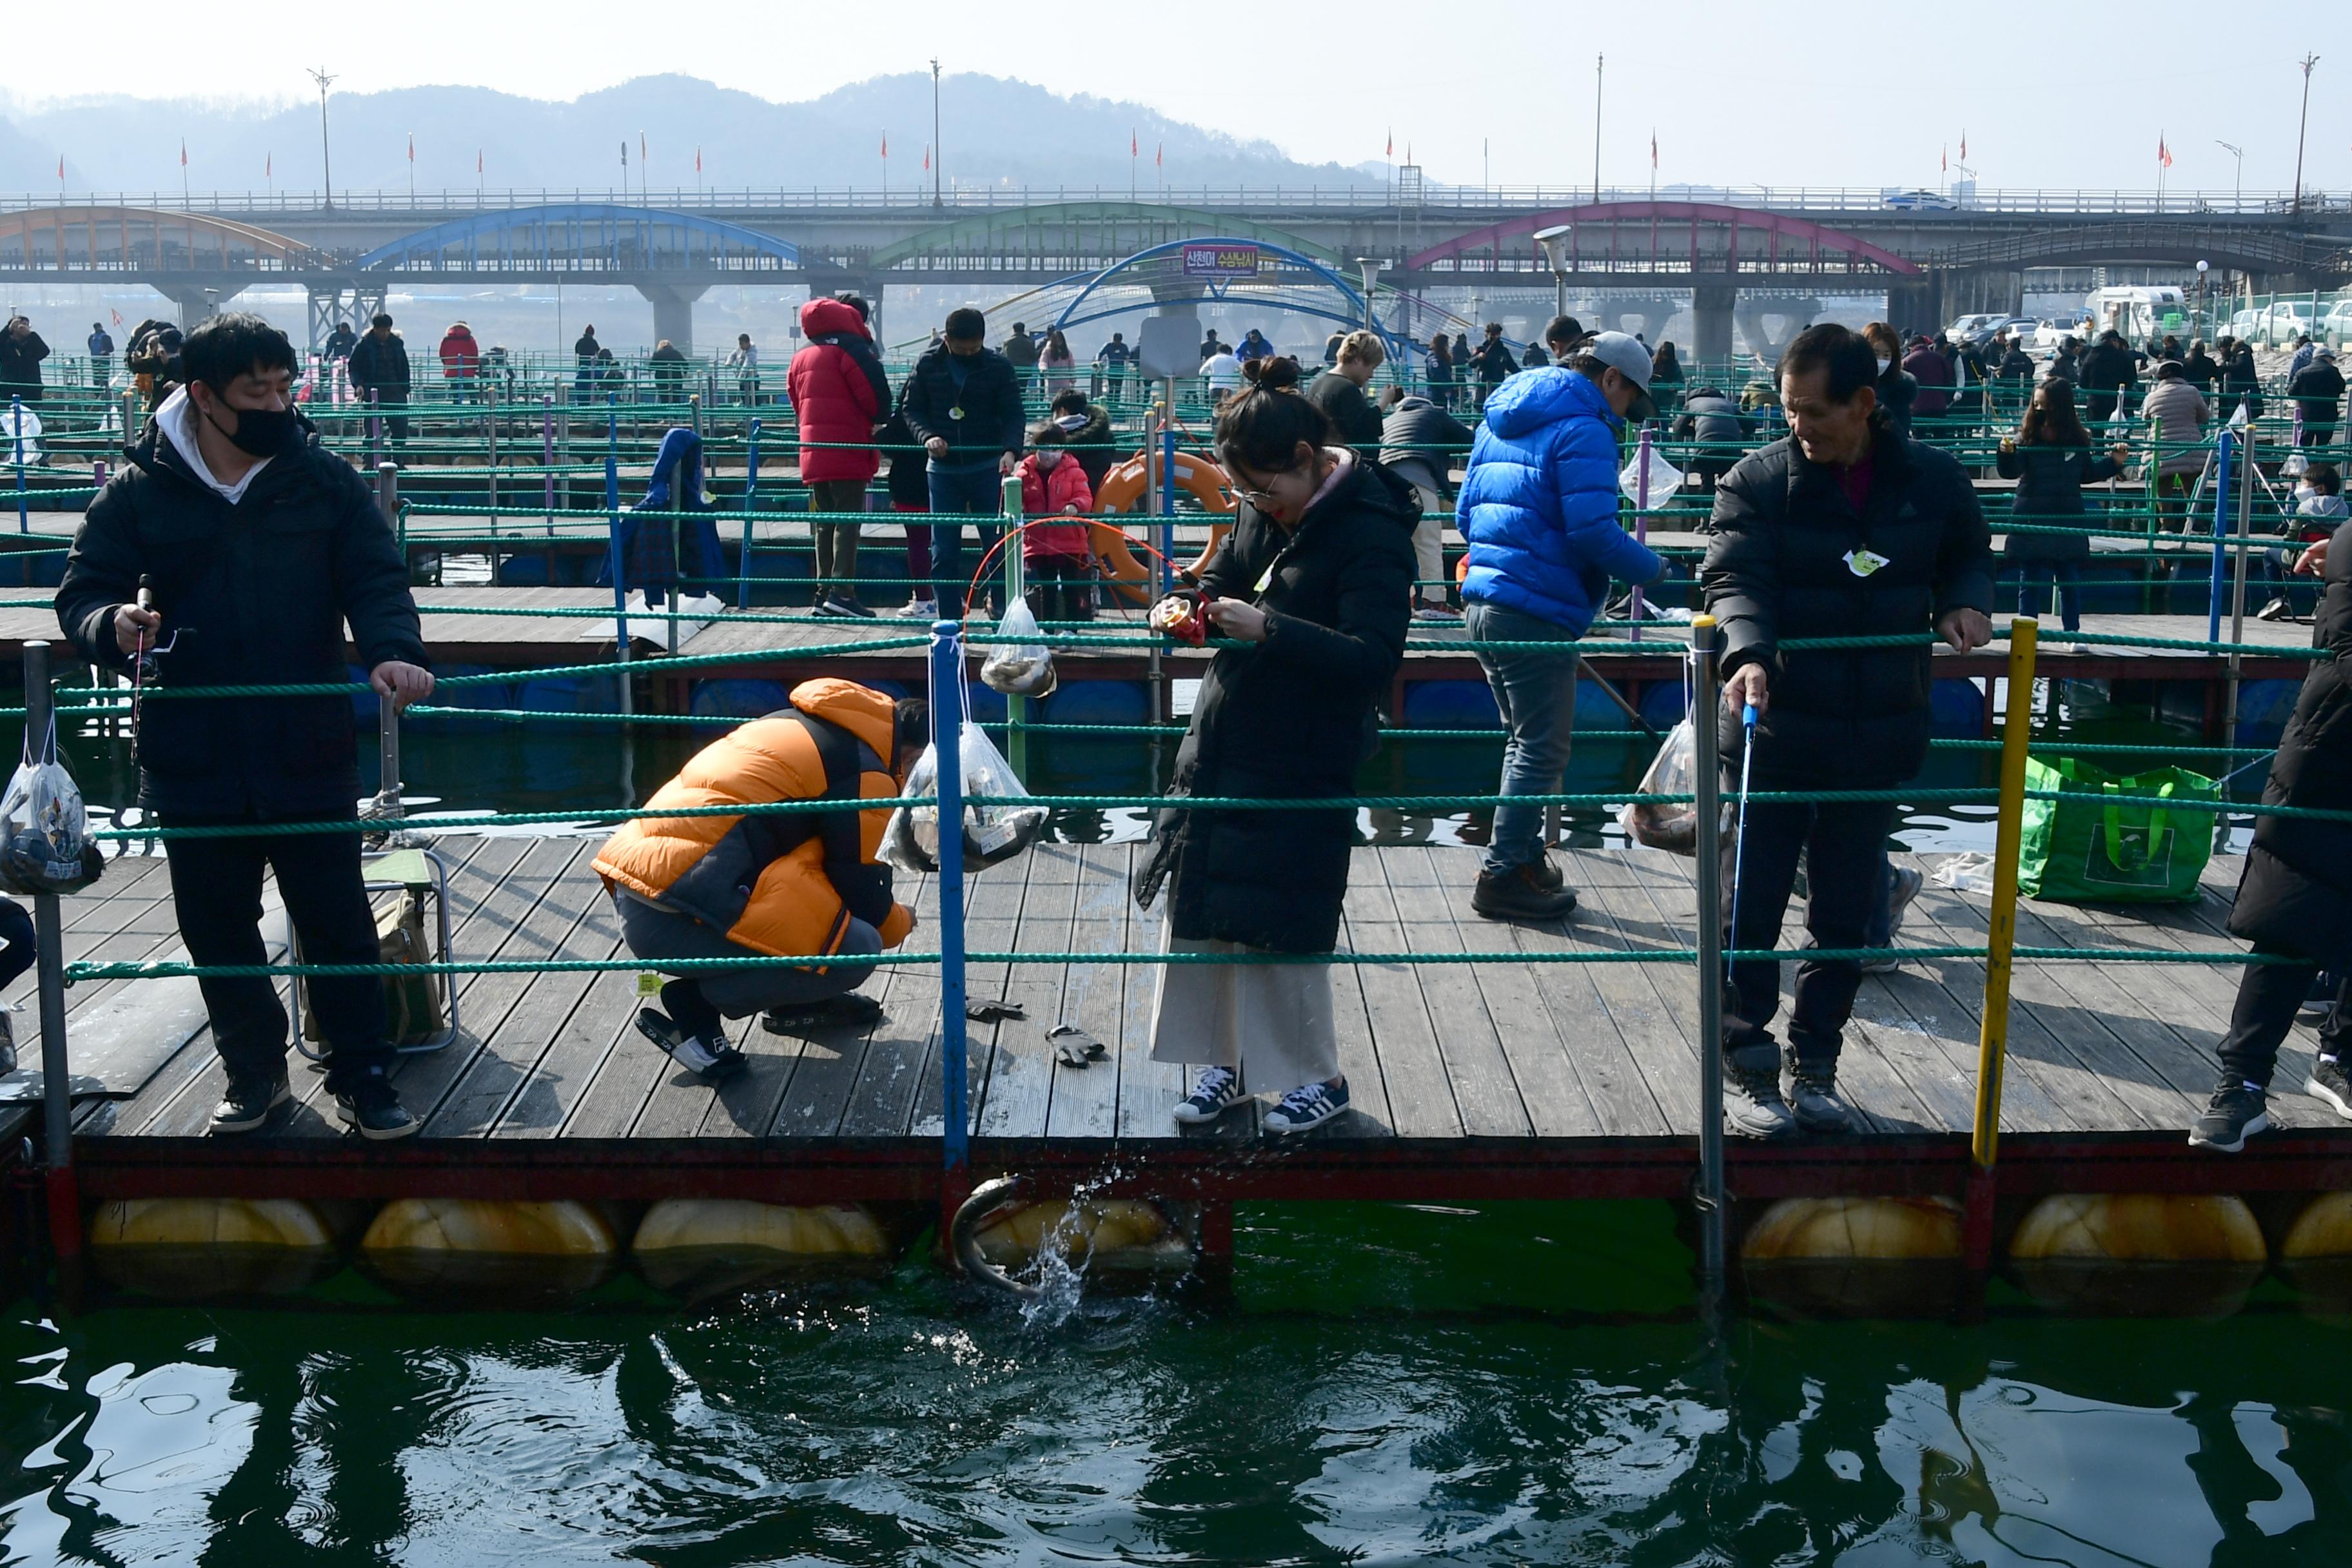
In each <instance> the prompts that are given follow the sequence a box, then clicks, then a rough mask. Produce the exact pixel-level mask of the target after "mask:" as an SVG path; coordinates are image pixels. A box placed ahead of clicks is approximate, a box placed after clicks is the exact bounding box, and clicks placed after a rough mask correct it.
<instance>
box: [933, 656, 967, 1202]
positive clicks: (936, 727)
mask: <svg viewBox="0 0 2352 1568" xmlns="http://www.w3.org/2000/svg"><path fill="white" fill-rule="evenodd" d="M962 734H963V627H962V626H961V624H960V623H958V622H955V621H933V622H932V623H931V745H932V752H933V755H934V756H936V757H937V758H938V759H939V787H938V788H937V790H936V791H934V792H933V793H935V794H936V795H938V796H939V798H940V808H939V810H940V1116H941V1118H942V1121H941V1129H940V1143H941V1152H942V1153H943V1154H944V1155H945V1157H946V1161H947V1165H946V1169H947V1170H948V1172H949V1173H950V1175H952V1174H953V1173H957V1172H960V1171H962V1170H965V1169H967V1168H968V1167H969V1166H970V1165H971V1111H970V1110H969V1109H968V1108H967V1107H966V1105H965V1079H966V1078H967V1077H968V1076H969V1074H970V1071H971V1068H970V1066H969V1062H970V1057H969V1050H970V1045H969V1031H968V1030H967V1029H966V1028H965V1026H964V1014H963V1005H964V973H963V770H962V763H961V754H960V752H959V749H958V742H960V741H961V739H962Z"/></svg>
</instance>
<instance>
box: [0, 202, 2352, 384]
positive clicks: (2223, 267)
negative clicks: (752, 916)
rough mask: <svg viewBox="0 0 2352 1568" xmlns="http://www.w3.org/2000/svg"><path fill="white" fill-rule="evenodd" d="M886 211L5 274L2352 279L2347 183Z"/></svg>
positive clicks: (376, 222)
mask: <svg viewBox="0 0 2352 1568" xmlns="http://www.w3.org/2000/svg"><path fill="white" fill-rule="evenodd" d="M876 198H877V193H875V192H872V191H868V192H864V193H856V192H839V193H826V192H808V193H785V192H775V193H763V192H722V193H711V194H705V193H698V192H683V191H681V192H668V193H663V194H662V195H660V196H659V197H639V198H638V199H635V200H627V199H619V198H616V197H614V196H613V195H610V194H604V195H599V194H598V193H593V192H587V193H560V192H552V193H551V192H536V193H488V192H454V193H435V194H432V195H425V196H423V197H421V198H418V199H415V200H411V199H408V198H406V197H394V196H392V195H385V194H377V195H374V196H373V197H372V198H368V199H354V198H353V197H352V196H351V195H342V196H339V197H338V198H337V200H336V202H335V204H334V205H328V204H327V203H325V202H324V201H322V200H321V199H320V197H318V196H316V195H310V196H300V195H295V194H291V193H287V194H278V195H271V196H269V197H268V198H266V199H256V198H245V199H242V200H240V199H239V198H235V197H226V196H212V197H207V198H205V199H203V200H202V201H200V202H197V203H195V204H193V205H188V204H183V203H181V202H178V201H169V202H166V201H164V200H163V199H161V198H157V197H152V196H150V197H143V198H133V197H128V196H124V197H114V198H108V199H105V200H104V201H103V202H101V201H100V199H99V198H90V199H89V200H88V201H84V202H79V203H67V204H63V205H60V204H58V203H56V202H55V201H53V200H52V201H48V202H46V203H44V202H40V201H37V200H36V199H33V198H23V199H19V200H17V201H15V202H8V201H5V200H0V280H6V281H25V282H100V281H136V282H140V283H144V284H147V285H150V286H152V287H153V288H154V289H157V290H158V291H159V292H160V293H162V294H163V295H164V296H165V297H166V298H167V299H169V300H172V301H173V303H174V304H175V305H176V306H177V307H178V308H179V310H180V311H181V313H182V316H183V319H189V318H192V317H194V316H200V315H202V314H205V313H207V312H208V311H209V310H213V309H216V308H217V307H218V306H219V305H220V304H221V303H223V302H225V301H226V300H231V299H233V298H234V297H235V296H236V294H237V293H239V292H241V291H242V290H243V289H247V288H249V287H253V286H256V285H257V284H264V283H298V284H299V285H300V286H301V287H302V288H303V289H305V290H306V291H307V292H308V293H309V295H310V301H311V321H312V327H313V337H314V341H316V340H317V339H318V338H320V337H322V336H323V333H324V331H325V330H326V328H327V326H328V324H329V323H331V321H332V320H334V319H335V318H336V317H337V316H338V315H341V316H345V317H348V316H350V315H351V314H352V312H354V311H359V312H362V313H363V312H365V311H367V310H371V309H372V308H373V303H374V302H375V301H377V300H381V299H382V298H383V294H384V292H385V290H386V289H390V288H393V287H395V286H399V285H403V284H408V283H413V282H415V281H419V280H423V279H432V280H435V281H441V282H471V283H517V284H520V283H551V282H571V283H585V284H607V285H610V284H620V285H625V286H627V287H632V288H635V289H637V290H638V291H640V292H641V293H643V294H645V295H646V297H647V298H648V299H649V300H651V301H652V303H653V306H654V319H655V330H656V335H657V336H660V337H667V338H669V339H671V340H672V341H674V342H677V343H679V344H681V345H682V346H683V345H686V344H689V343H690V342H691V341H692V304H693V301H694V300H695V299H696V298H698V296H699V295H700V294H702V293H703V292H704V291H705V290H707V289H709V288H710V287H711V286H713V285H714V284H719V283H745V282H752V281H758V282H763V283H773V284H775V285H777V286H778V287H780V288H798V287H806V288H810V289H839V288H847V287H855V288H858V289H861V290H863V291H864V292H866V294H868V295H869V296H870V297H872V298H874V299H877V300H880V299H882V298H884V295H885V290H887V289H888V288H889V287H890V286H891V285H894V284H898V285H920V284H928V285H960V286H967V287H975V286H976V287H988V288H995V289H1003V288H1020V287H1028V288H1038V287H1043V286H1047V285H1053V284H1056V283H1066V282H1076V283H1080V284H1083V283H1084V282H1085V281H1086V280H1087V279H1094V278H1097V277H1099V276H1101V275H1103V274H1105V273H1108V272H1112V271H1114V270H1116V269H1120V268H1129V276H1128V281H1129V282H1132V283H1140V284H1144V285H1146V286H1148V287H1149V289H1150V296H1151V299H1152V300H1153V301H1154V302H1156V303H1158V304H1160V305H1163V306H1166V305H1171V304H1175V305H1180V302H1181V301H1182V300H1186V299H1188V298H1198V297H1200V296H1201V295H1202V294H1203V293H1204V292H1205V291H1206V290H1205V289H1203V288H1202V286H1201V285H1200V284H1198V283H1197V282H1194V281H1192V280H1189V279H1183V278H1181V276H1172V275H1169V269H1165V268H1163V269H1162V270H1161V271H1160V272H1157V273H1155V272H1152V271H1151V270H1150V269H1149V268H1141V269H1137V268H1133V267H1132V264H1133V263H1134V262H1135V261H1136V260H1137V258H1139V257H1141V256H1143V255H1145V254H1146V253H1151V252H1159V251H1163V250H1164V249H1165V247H1171V246H1172V245H1175V244H1177V243H1178V242H1181V241H1183V240H1186V239H1193V238H1201V237H1212V236H1213V237H1223V238H1234V239H1244V240H1249V241H1254V242H1255V243H1258V244H1260V245H1262V246H1264V247H1267V248H1268V250H1269V251H1270V252H1276V253H1283V254H1286V255H1288V256H1290V257H1292V258H1304V259H1305V260H1306V261H1307V262H1309V263H1311V264H1313V265H1314V266H1317V267H1321V268H1331V269H1334V270H1338V271H1342V272H1348V273H1350V274H1352V273H1354V272H1355V270H1356V268H1357V267H1358V265H1359V264H1360V262H1363V261H1366V260H1369V261H1371V262H1373V263H1375V264H1377V266H1378V268H1379V276H1380V279H1381V293H1382V308H1383V309H1391V308H1392V309H1393V312H1394V316H1393V319H1392V321H1391V325H1393V326H1395V327H1396V328H1398V329H1399V330H1402V331H1412V330H1413V326H1414V322H1415V320H1416V315H1417V310H1418V305H1417V301H1418V300H1420V299H1421V298H1422V297H1424V296H1426V295H1428V294H1429V293H1430V292H1431V291H1433V290H1441V289H1453V290H1461V289H1470V290H1474V291H1476V292H1479V293H1482V294H1484V295H1485V296H1486V297H1487V298H1489V299H1491V298H1493V297H1494V296H1495V295H1496V294H1497V293H1498V292H1502V291H1507V290H1520V291H1531V290H1537V289H1544V288H1545V287H1547V286H1548V285H1549V286H1556V287H1572V288H1577V289H1611V290H1632V291H1634V292H1635V293H1636V294H1648V295H1653V296H1658V297H1661V298H1667V297H1671V298H1682V297H1687V298H1688V299H1689V300H1691V302H1692V304H1693V306H1694V308H1695V310H1696V316H1697V319H1698V331H1697V334H1696V338H1697V342H1696V345H1695V346H1696V349H1697V352H1698V353H1700V355H1701V356H1702V357H1712V356H1715V355H1718V354H1721V353H1728V352H1729V348H1730V344H1731V331H1732V325H1733V322H1734V321H1738V322H1739V324H1740V326H1741V328H1742V330H1743V331H1746V332H1747V334H1748V337H1749V339H1750V341H1751V342H1769V340H1770V339H1771V338H1772V337H1773V336H1775V335H1776V334H1772V333H1769V332H1766V331H1764V330H1763V317H1764V315H1765V314H1766V313H1769V310H1770V309H1771V307H1772V305H1773V303H1774V302H1775V301H1777V302H1778V303H1779V304H1780V306H1781V307H1782V311H1781V313H1782V315H1783V316H1784V317H1785V318H1786V319H1788V320H1790V321H1793V320H1794V319H1795V318H1796V317H1797V316H1799V315H1801V314H1803V313H1804V312H1803V309H1802V308H1801V307H1802V306H1803V304H1804V302H1805V301H1806V300H1809V299H1810V300H1818V299H1819V298H1820V297H1821V296H1822V295H1828V294H1843V295H1853V294H1883V295H1884V296H1885V298H1886V300H1887V301H1888V305H1887V309H1888V312H1889V315H1890V318H1891V319H1893V320H1895V321H1898V322H1900V323H1903V324H1906V325H1927V324H1931V323H1935V322H1939V321H1942V320H1944V319H1945V318H1946V317H1947V316H1948V315H1949V314H1951V313H1954V312H1957V311H1959V310H2004V309H2009V310H2014V309H2016V308H2018V306H2019V305H2020V304H2021V299H2022V294H2023V289H2024V274H2025V272H2026V270H2027V269H2029V268H2036V267H2057V266H2086V265H2087V266H2119V265H2129V264H2141V263H2163V264H2175V265H2180V266H2184V267H2186V266H2188V265H2191V264H2193V263H2194V262H2195V261H2197V260H2205V261H2208V262H2210V264H2211V266H2212V267H2213V268H2215V269H2217V271H2219V272H2221V273H2237V274H2242V275H2243V276H2245V277H2246V278H2247V279H2249V280H2250V281H2251V282H2252V283H2253V284H2254V286H2256V287H2261V288H2265V289H2277V290H2294V289H2305V288H2321V287H2335V286H2336V285H2338V284H2341V283H2343V282H2346V281H2348V280H2352V197H2347V196H2344V195H2329V194H2326V193H2313V194H2306V195H2305V198H2304V200H2303V203H2302V205H2301V207H2300V209H2299V210H2298V209H2296V208H2295V206H2294V204H2293V203H2291V202H2290V201H2289V200H2288V199H2286V198H2284V197H2279V196H2275V195H2256V196H2252V197H2242V198H2233V197H2229V196H2219V197H2209V196H2207V195H2204V194H2202V193H2193V194H2191V195H2187V196H2183V195H2179V194H2175V195H2172V196H2170V197H2169V198H2166V199H2164V200H2161V201H2148V200H2143V199H2139V198H2137V197H2136V196H2134V195H2133V194H2130V193H2084V192H2074V193H2063V192H2059V193H2051V192H2036V193H2032V194H2031V199H2030V200H2029V199H2026V197H2025V196H2024V195H2021V194H2019V193H2002V192H1990V193H1982V194H1976V195H1970V196H1969V199H1968V202H1967V205H1945V202H1944V199H1943V198H1938V197H1932V196H1922V195H1919V194H1916V193H1914V194H1906V195H1898V196H1896V197H1894V198H1889V197H1887V196H1886V195H1885V194H1883V193H1862V192H1853V191H1836V192H1822V191H1793V192H1772V191H1758V190H1754V189H1750V190H1748V191H1747V192H1744V193H1742V192H1731V191H1717V192H1706V193H1693V192H1686V191H1677V192H1675V193H1674V194H1672V195H1669V196H1667V197H1664V198H1658V199H1654V198H1653V197H1651V196H1650V195H1647V194H1646V193H1638V192H1617V191H1610V192H1606V193H1603V194H1602V195H1601V198H1600V199H1594V197H1593V194H1592V193H1591V191H1590V190H1587V191H1585V192H1583V193H1582V194H1581V199H1576V198H1574V197H1572V196H1571V195H1570V193H1566V192H1550V193H1547V192H1540V191H1538V192H1532V193H1524V192H1513V193H1484V192H1475V191H1468V192H1465V191H1459V190H1454V191H1444V192H1437V193H1432V195H1429V196H1427V197H1422V196H1418V195H1410V196H1409V199H1402V200H1401V199H1397V196H1396V194H1395V193H1393V192H1391V193H1375V192H1368V191H1364V190H1360V189H1359V190H1354V191H1349V192H1344V193H1340V192H1326V191H1320V190H1309V191H1292V192H1288V193H1285V192H1283V191H1280V190H1276V191H1272V192H1266V191H1258V192H1231V191H1202V192H1200V193H1198V194H1197V195H1193V194H1191V193H1186V194H1183V195H1176V196H1171V197H1170V198H1169V199H1165V200H1140V199H1131V198H1120V197H1118V196H1116V195H1110V196H1106V195H1102V194H1101V193H1098V192H1097V193H1091V194H1084V195H1080V196H1079V197H1078V198H1076V199H1072V198H1071V197H1070V195H1069V194H1068V193H1066V192H1062V191H1055V192H1050V193H1048V192H1042V191H1022V192H1018V193H1014V192H1009V191H993V190H991V191H986V192H982V191H974V190H965V191H959V192H957V193H955V198H956V199H955V201H954V203H953V205H945V204H942V205H937V206H935V205H931V204H930V203H929V201H928V199H917V198H916V196H915V195H913V194H910V193H907V192H903V191H902V192H896V193H891V195H890V198H889V199H886V200H877V199H876ZM1554 227H1559V228H1564V229H1565V230H1566V231H1567V237H1566V239H1565V240H1564V242H1563V244H1562V246H1561V247H1560V248H1561V250H1562V251H1564V253H1565V254H1564V255H1563V256H1559V257H1550V256H1547V255H1546V253H1545V251H1544V249H1543V247H1541V246H1540V245H1538V243H1537V241H1536V240H1535V235H1536V234H1537V232H1538V231H1539V230H1543V229H1549V228H1554ZM1555 261H1557V262H1558V266H1557V267H1555V265H1554V263H1555ZM1391 301H1392V305H1391ZM1180 308H1181V305H1180ZM1800 324H1801V323H1800Z"/></svg>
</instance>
